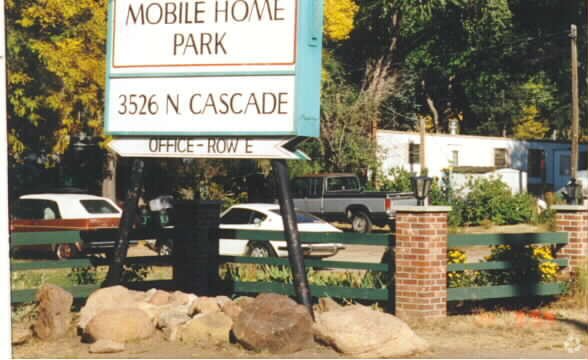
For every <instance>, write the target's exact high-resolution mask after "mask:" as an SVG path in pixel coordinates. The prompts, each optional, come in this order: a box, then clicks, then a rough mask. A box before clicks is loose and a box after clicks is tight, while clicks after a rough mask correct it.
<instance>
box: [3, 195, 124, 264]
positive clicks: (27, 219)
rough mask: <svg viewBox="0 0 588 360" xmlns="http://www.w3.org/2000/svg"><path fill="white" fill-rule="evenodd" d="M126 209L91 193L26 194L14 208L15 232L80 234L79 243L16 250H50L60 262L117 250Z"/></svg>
mask: <svg viewBox="0 0 588 360" xmlns="http://www.w3.org/2000/svg"><path fill="white" fill-rule="evenodd" d="M121 216H122V210H121V209H120V208H119V207H118V206H117V205H116V204H115V203H114V202H113V201H111V200H110V199H108V198H104V197H101V196H95V195H89V194H74V193H43V194H29V195H23V196H21V197H19V198H18V200H16V201H15V202H14V204H12V206H11V208H10V230H11V232H36V231H64V230H76V231H80V236H81V240H82V241H80V242H78V243H75V244H70V243H67V244H53V245H29V246H22V247H18V248H15V249H13V250H18V249H21V248H28V249H31V250H35V249H41V250H49V251H51V252H53V253H54V254H55V256H56V257H57V258H59V259H67V258H72V257H75V256H76V255H77V254H79V253H81V252H88V251H92V250H96V251H103V250H105V249H106V250H108V249H112V248H114V244H115V241H116V238H117V236H118V227H119V223H120V218H121Z"/></svg>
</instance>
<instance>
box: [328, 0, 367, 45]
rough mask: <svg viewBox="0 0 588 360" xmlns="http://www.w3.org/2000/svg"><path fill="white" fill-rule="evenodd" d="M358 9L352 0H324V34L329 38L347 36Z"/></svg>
mask: <svg viewBox="0 0 588 360" xmlns="http://www.w3.org/2000/svg"><path fill="white" fill-rule="evenodd" d="M358 11H359V6H358V5H357V4H356V3H355V2H354V1H353V0H325V25H324V33H325V36H326V37H327V38H329V39H331V40H345V39H347V38H349V34H350V33H351V31H352V30H353V20H354V19H355V15H356V14H357V12H358Z"/></svg>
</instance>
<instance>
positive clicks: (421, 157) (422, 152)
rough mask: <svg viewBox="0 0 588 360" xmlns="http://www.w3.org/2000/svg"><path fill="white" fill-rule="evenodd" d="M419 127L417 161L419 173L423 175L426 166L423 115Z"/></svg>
mask: <svg viewBox="0 0 588 360" xmlns="http://www.w3.org/2000/svg"><path fill="white" fill-rule="evenodd" d="M419 128H420V129H419V130H420V134H421V144H420V145H419V163H420V164H421V175H424V174H423V171H425V169H426V168H427V152H426V148H425V146H426V144H425V141H426V140H425V133H426V129H427V124H426V121H425V117H423V116H421V118H420V124H419Z"/></svg>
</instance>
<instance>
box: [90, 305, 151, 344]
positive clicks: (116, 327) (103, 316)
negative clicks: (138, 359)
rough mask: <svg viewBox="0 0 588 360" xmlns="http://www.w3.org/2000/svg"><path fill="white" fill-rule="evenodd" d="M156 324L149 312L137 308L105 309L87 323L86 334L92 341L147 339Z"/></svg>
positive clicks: (122, 341) (120, 341) (123, 341)
mask: <svg viewBox="0 0 588 360" xmlns="http://www.w3.org/2000/svg"><path fill="white" fill-rule="evenodd" d="M154 332H155V324H154V323H153V321H152V320H151V318H150V317H149V316H148V315H147V313H146V312H145V311H143V310H140V309H137V308H120V309H109V310H104V311H102V312H99V313H98V314H96V315H95V316H94V317H93V318H92V320H90V322H89V323H88V324H87V325H86V328H85V332H84V336H85V337H86V338H87V339H88V340H90V341H98V340H112V341H115V342H119V343H125V342H128V341H134V340H141V339H147V338H149V337H150V336H151V335H153V333H154Z"/></svg>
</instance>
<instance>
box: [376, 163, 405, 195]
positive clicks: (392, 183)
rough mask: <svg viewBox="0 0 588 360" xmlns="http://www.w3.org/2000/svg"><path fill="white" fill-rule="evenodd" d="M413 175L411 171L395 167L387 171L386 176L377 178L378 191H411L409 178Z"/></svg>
mask: <svg viewBox="0 0 588 360" xmlns="http://www.w3.org/2000/svg"><path fill="white" fill-rule="evenodd" d="M412 176H414V174H412V173H411V172H409V171H407V170H405V169H403V168H401V167H395V168H392V169H390V170H389V171H388V176H386V177H383V178H380V179H378V183H379V184H380V186H379V190H380V191H390V192H409V191H412V184H411V180H410V178H411V177H412Z"/></svg>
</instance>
